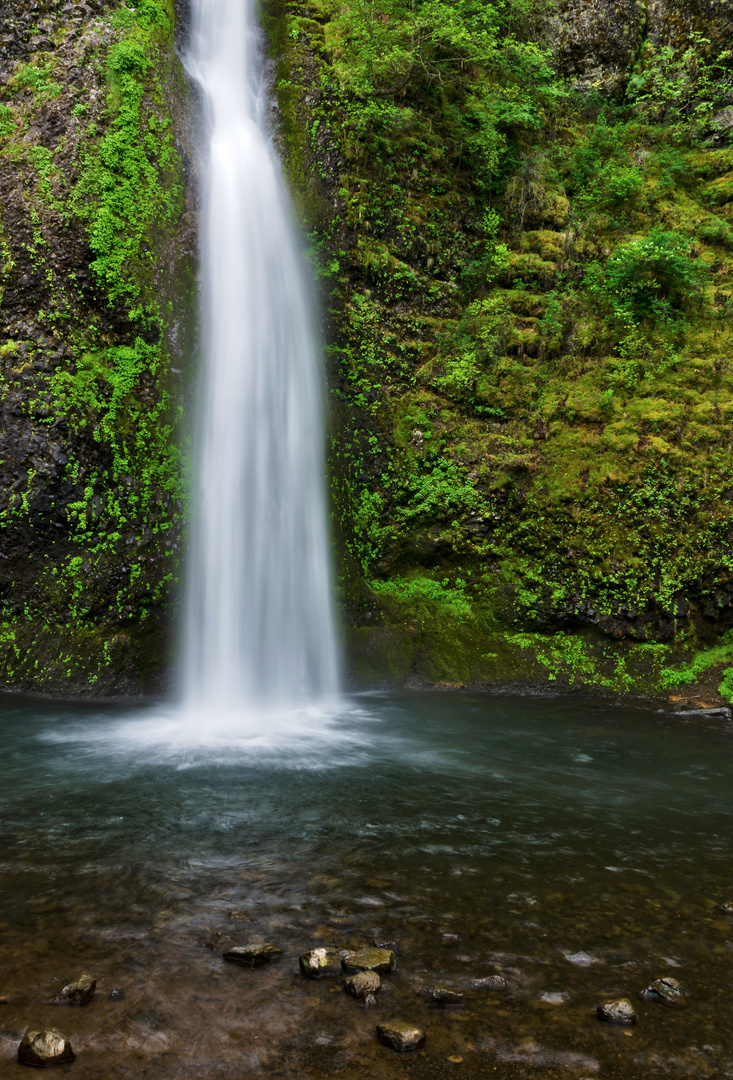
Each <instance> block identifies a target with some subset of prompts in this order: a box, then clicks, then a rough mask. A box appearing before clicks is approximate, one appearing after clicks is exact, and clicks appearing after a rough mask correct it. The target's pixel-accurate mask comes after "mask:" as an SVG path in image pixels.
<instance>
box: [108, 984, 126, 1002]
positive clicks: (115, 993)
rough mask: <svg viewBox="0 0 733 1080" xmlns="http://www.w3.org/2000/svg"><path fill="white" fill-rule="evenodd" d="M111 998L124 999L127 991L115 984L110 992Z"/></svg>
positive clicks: (115, 999) (113, 999)
mask: <svg viewBox="0 0 733 1080" xmlns="http://www.w3.org/2000/svg"><path fill="white" fill-rule="evenodd" d="M109 1000H110V1001H124V1000H125V991H124V990H120V988H119V987H118V986H115V987H114V989H112V990H110V992H109Z"/></svg>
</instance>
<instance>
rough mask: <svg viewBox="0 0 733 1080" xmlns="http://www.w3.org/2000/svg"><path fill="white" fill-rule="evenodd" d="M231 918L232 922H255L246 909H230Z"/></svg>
mask: <svg viewBox="0 0 733 1080" xmlns="http://www.w3.org/2000/svg"><path fill="white" fill-rule="evenodd" d="M229 918H230V919H231V921H232V922H254V919H253V918H251V917H250V916H249V915H248V914H247V912H246V911H230V912H229Z"/></svg>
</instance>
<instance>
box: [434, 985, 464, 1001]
mask: <svg viewBox="0 0 733 1080" xmlns="http://www.w3.org/2000/svg"><path fill="white" fill-rule="evenodd" d="M430 996H431V998H432V999H433V1001H437V1002H438V1003H439V1004H441V1005H462V1004H463V1001H464V997H465V995H464V994H463V992H462V991H461V990H453V988H452V987H450V986H434V987H433V988H432V990H431V991H430Z"/></svg>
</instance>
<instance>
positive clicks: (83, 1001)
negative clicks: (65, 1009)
mask: <svg viewBox="0 0 733 1080" xmlns="http://www.w3.org/2000/svg"><path fill="white" fill-rule="evenodd" d="M96 989H97V980H96V979H93V978H92V976H91V975H80V976H79V978H78V979H75V980H74V982H70V983H68V984H67V985H66V986H65V987H64V988H63V990H61V991H60V992H59V994H58V996H57V998H56V1003H57V1004H58V1005H88V1004H89V1002H90V1001H91V1000H92V998H93V997H94V991H95V990H96Z"/></svg>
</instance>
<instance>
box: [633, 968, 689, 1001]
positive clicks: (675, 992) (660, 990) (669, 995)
mask: <svg viewBox="0 0 733 1080" xmlns="http://www.w3.org/2000/svg"><path fill="white" fill-rule="evenodd" d="M639 997H640V998H641V999H642V1000H643V1001H661V1002H663V1003H664V1004H665V1005H669V1007H670V1008H671V1009H684V1008H685V1007H686V1005H687V995H686V994H685V991H684V990H683V989H682V987H681V986H680V984H679V983H678V982H677V980H676V979H673V978H672V977H671V975H665V976H664V977H663V978H661V979H655V980H654V982H653V983H651V984H650V985H649V986H647V987H645V988H644V989H643V990H642V991H640V993H639Z"/></svg>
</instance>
